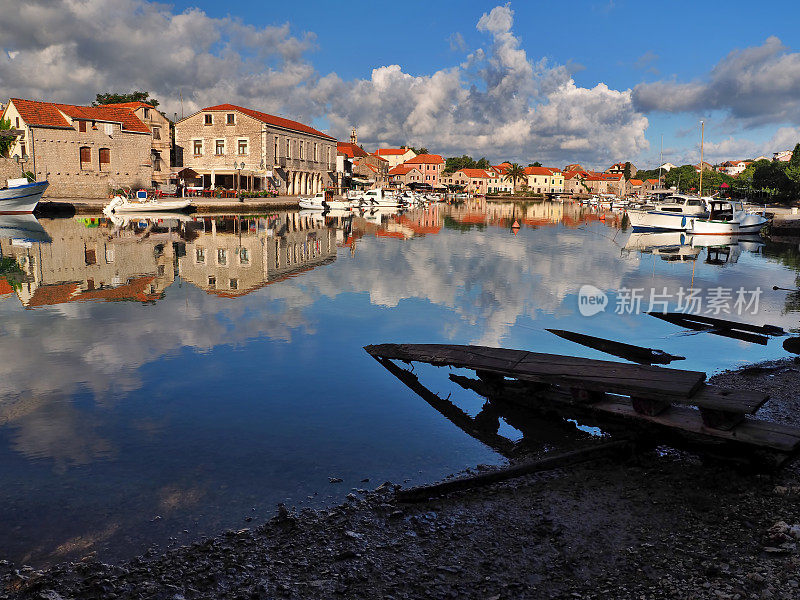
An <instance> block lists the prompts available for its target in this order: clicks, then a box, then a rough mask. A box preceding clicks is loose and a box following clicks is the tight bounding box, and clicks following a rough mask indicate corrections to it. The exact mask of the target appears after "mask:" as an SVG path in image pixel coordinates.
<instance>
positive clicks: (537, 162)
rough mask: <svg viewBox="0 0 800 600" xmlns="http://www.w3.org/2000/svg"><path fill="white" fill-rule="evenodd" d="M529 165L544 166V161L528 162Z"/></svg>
mask: <svg viewBox="0 0 800 600" xmlns="http://www.w3.org/2000/svg"><path fill="white" fill-rule="evenodd" d="M528 166H529V167H541V166H542V163H540V162H539V161H538V160H537V161H536V162H532V163H528Z"/></svg>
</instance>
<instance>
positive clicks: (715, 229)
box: [689, 200, 769, 235]
mask: <svg viewBox="0 0 800 600" xmlns="http://www.w3.org/2000/svg"><path fill="white" fill-rule="evenodd" d="M768 222H769V219H767V218H766V217H764V216H762V215H759V214H756V213H752V212H749V211H747V210H745V208H744V205H743V204H742V202H740V201H735V200H712V201H711V211H710V212H709V214H708V218H698V219H694V220H693V222H692V227H691V229H690V230H689V231H690V232H691V233H693V234H696V235H739V234H752V233H758V232H759V231H761V228H762V227H764V225H766V224H767V223H768Z"/></svg>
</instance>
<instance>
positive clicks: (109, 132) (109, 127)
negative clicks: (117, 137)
mask: <svg viewBox="0 0 800 600" xmlns="http://www.w3.org/2000/svg"><path fill="white" fill-rule="evenodd" d="M105 130H106V135H113V133H114V124H113V123H106V124H105Z"/></svg>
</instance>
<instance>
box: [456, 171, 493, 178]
mask: <svg viewBox="0 0 800 600" xmlns="http://www.w3.org/2000/svg"><path fill="white" fill-rule="evenodd" d="M459 172H461V173H464V175H466V176H467V177H469V178H472V179H487V178H489V177H495V175H492V174H490V173H489V172H488V171H485V170H484V169H459Z"/></svg>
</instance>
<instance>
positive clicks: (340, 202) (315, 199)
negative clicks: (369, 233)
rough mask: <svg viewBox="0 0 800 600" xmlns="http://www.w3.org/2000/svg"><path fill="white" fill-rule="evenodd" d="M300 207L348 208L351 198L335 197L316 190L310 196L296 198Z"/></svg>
mask: <svg viewBox="0 0 800 600" xmlns="http://www.w3.org/2000/svg"><path fill="white" fill-rule="evenodd" d="M298 204H299V205H300V208H302V209H305V210H350V209H351V208H352V207H353V202H352V200H348V199H346V198H345V199H336V198H334V196H333V194H331V193H329V192H328V193H326V192H318V193H316V194H314V195H313V196H312V197H310V198H298Z"/></svg>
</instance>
